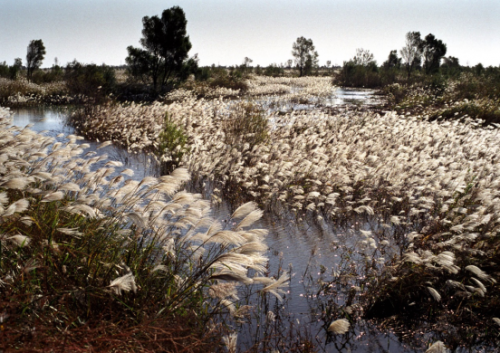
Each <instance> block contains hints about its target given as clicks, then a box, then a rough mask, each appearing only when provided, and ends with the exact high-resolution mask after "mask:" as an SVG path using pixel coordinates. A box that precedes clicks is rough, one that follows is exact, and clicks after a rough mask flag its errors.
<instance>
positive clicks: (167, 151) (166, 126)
mask: <svg viewBox="0 0 500 353" xmlns="http://www.w3.org/2000/svg"><path fill="white" fill-rule="evenodd" d="M187 141H188V137H187V135H186V133H185V132H184V129H182V127H180V126H179V125H177V124H176V123H175V122H174V121H173V120H172V119H171V118H169V116H168V113H166V114H165V119H164V121H163V131H162V132H161V133H160V136H159V137H158V143H159V146H158V153H159V155H160V156H161V174H167V173H170V172H172V171H173V170H174V169H175V168H177V167H178V166H179V164H180V162H181V161H182V157H183V156H184V154H186V153H188V152H189V148H188V147H187V146H186V144H187Z"/></svg>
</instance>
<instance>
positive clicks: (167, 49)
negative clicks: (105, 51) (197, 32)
mask: <svg viewBox="0 0 500 353" xmlns="http://www.w3.org/2000/svg"><path fill="white" fill-rule="evenodd" d="M142 24H143V30H142V38H141V40H140V43H141V45H142V47H143V48H144V49H140V48H133V47H129V48H127V50H128V52H129V56H128V57H127V59H126V60H127V63H132V64H133V65H132V68H131V70H132V72H133V73H135V74H137V75H143V74H147V75H149V76H150V77H151V79H152V81H153V89H154V91H155V92H156V91H157V90H158V88H159V87H160V88H163V87H165V85H167V84H170V83H172V80H173V79H174V78H176V77H178V74H179V72H181V71H182V69H183V67H184V63H185V61H186V59H187V57H188V52H189V50H190V49H191V42H190V40H189V36H188V35H187V33H186V25H187V20H186V16H185V14H184V11H183V10H182V9H181V8H180V7H178V6H174V7H172V8H170V9H168V10H165V11H163V13H162V15H161V17H158V16H152V17H148V16H145V17H144V18H143V19H142Z"/></svg>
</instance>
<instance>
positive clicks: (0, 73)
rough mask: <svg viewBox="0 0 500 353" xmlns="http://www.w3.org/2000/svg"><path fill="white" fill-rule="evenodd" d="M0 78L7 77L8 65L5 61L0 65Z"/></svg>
mask: <svg viewBox="0 0 500 353" xmlns="http://www.w3.org/2000/svg"><path fill="white" fill-rule="evenodd" d="M0 77H9V65H7V63H6V62H5V61H4V62H1V63H0Z"/></svg>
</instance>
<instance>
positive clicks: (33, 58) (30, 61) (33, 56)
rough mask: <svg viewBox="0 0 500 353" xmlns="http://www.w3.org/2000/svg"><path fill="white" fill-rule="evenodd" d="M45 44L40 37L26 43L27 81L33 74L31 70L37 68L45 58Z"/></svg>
mask: <svg viewBox="0 0 500 353" xmlns="http://www.w3.org/2000/svg"><path fill="white" fill-rule="evenodd" d="M45 54H46V52H45V46H44V45H43V42H42V40H41V39H38V40H32V41H31V42H30V44H29V45H28V52H27V53H26V67H27V69H28V73H27V77H28V82H29V80H30V79H31V77H32V76H33V71H34V70H36V69H38V68H39V67H40V66H41V65H42V62H43V59H44V58H45Z"/></svg>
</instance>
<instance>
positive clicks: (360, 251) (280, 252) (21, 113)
mask: <svg viewBox="0 0 500 353" xmlns="http://www.w3.org/2000/svg"><path fill="white" fill-rule="evenodd" d="M352 100H355V101H356V103H357V104H363V102H364V103H366V104H373V103H372V101H374V100H375V98H374V97H373V92H371V93H369V92H367V91H352V90H349V91H347V90H341V91H337V95H336V96H332V98H331V99H330V102H331V104H335V105H340V104H352V102H350V101H352ZM67 116H68V110H67V109H64V108H63V109H61V108H29V109H13V124H14V125H16V126H20V127H24V126H26V125H28V124H32V127H31V129H32V130H34V131H37V132H43V133H44V134H46V135H48V136H52V137H54V138H56V139H57V135H59V134H60V133H64V134H66V135H67V134H72V133H74V130H73V128H72V127H70V126H68V125H67V124H66V117H67ZM78 143H88V144H89V145H90V150H93V151H96V152H97V153H98V154H107V155H108V156H109V158H110V159H112V160H118V161H122V162H123V163H124V164H125V167H126V168H130V169H132V170H134V172H135V175H134V178H137V179H142V178H143V177H144V176H147V175H155V174H156V173H157V169H156V168H155V165H154V163H153V162H152V160H151V158H149V157H148V156H147V155H143V154H134V155H131V154H128V153H127V152H126V151H125V150H123V149H121V148H117V147H114V146H108V147H105V148H103V149H99V150H97V145H98V143H97V142H93V141H87V140H80V141H78ZM103 163H105V162H103ZM96 167H99V166H96ZM212 212H213V213H212V217H214V218H216V219H220V220H221V221H224V220H227V219H228V218H229V214H230V213H231V210H230V206H229V205H228V203H225V202H223V203H222V205H221V206H217V207H215V208H214V209H213V211H212ZM299 216H300V215H299ZM303 216H304V217H303V218H304V219H307V217H305V216H306V215H305V214H304V215H303ZM256 227H258V228H266V229H268V230H269V231H270V232H269V236H268V238H267V245H268V246H269V251H268V256H269V258H270V270H269V271H270V275H276V276H277V275H279V272H280V271H281V272H283V271H290V272H291V282H290V285H289V287H288V288H287V290H286V291H287V294H286V299H285V301H284V302H282V303H280V302H278V301H275V300H274V297H273V300H272V302H270V303H267V306H265V308H266V310H273V311H275V313H277V314H278V315H277V316H278V319H279V322H280V325H283V326H284V327H287V328H288V329H290V327H295V329H296V330H298V331H297V332H301V333H302V334H303V335H304V337H307V338H308V339H309V340H310V341H312V342H313V343H314V345H315V346H316V348H317V350H319V351H325V352H420V351H422V349H423V347H425V346H426V343H427V342H429V341H430V339H431V334H425V333H417V332H412V333H409V336H410V340H407V339H403V338H402V335H401V334H395V333H394V332H392V331H387V330H385V331H384V330H380V329H379V328H378V327H377V326H376V325H374V324H373V323H371V322H369V321H365V320H363V319H358V320H356V325H355V326H354V328H353V329H351V330H350V331H349V333H347V334H345V335H336V336H335V335H327V332H326V327H327V326H328V323H324V322H323V320H322V319H321V317H322V313H324V312H325V311H328V310H329V308H333V307H335V308H342V307H343V306H344V304H345V302H346V300H347V299H346V293H348V292H350V291H351V289H353V288H355V289H356V288H357V284H358V281H359V280H361V279H362V277H363V276H364V275H363V274H362V273H361V272H362V271H358V269H359V268H360V267H362V264H364V263H365V262H366V261H365V260H366V258H367V257H369V256H371V253H369V252H368V251H367V250H366V249H365V248H364V247H363V246H361V244H362V242H363V237H362V236H361V235H360V232H359V230H363V229H365V230H368V229H372V230H373V229H376V228H377V224H371V223H370V222H368V221H359V222H356V221H353V222H352V224H350V225H346V226H344V227H339V226H335V225H332V224H328V223H326V222H324V221H322V220H317V219H314V220H311V219H307V221H304V220H298V218H297V217H296V216H295V215H294V216H291V215H287V214H285V215H282V216H281V217H277V216H266V217H264V218H263V219H262V220H261V221H260V223H259V224H257V225H256ZM387 252H390V249H387ZM372 253H373V251H372ZM358 267H359V268H358ZM346 269H350V272H349V273H350V275H346V276H344V277H342V278H343V279H342V281H340V282H339V283H330V284H329V286H330V287H332V286H333V287H335V288H333V289H334V291H333V292H334V293H336V295H335V296H332V295H331V293H330V294H329V295H324V294H323V292H322V291H321V290H319V288H320V287H319V286H320V284H321V283H327V282H328V279H329V278H332V274H333V275H336V276H337V278H339V277H338V273H341V272H343V271H344V272H345V270H346ZM353 274H354V275H353ZM322 281H323V282H322ZM318 283H320V284H318ZM356 290H359V289H356ZM259 305H261V304H259ZM261 309H262V306H261ZM262 310H263V309H262ZM337 312H340V311H337ZM266 313H267V311H266V312H263V313H262V314H261V315H263V316H264V317H265V315H266ZM254 314H255V313H254ZM340 317H343V316H338V317H337V318H340ZM260 325H262V320H261V321H259V320H257V321H254V322H253V326H252V325H246V326H242V328H241V330H240V338H239V342H240V344H241V345H242V348H244V349H245V348H248V347H249V346H250V345H252V344H253V343H255V342H256V341H257V342H258V340H259V337H261V336H259V335H262V333H259V332H260V331H259V330H261V329H262V328H260V327H259V326H260ZM407 334H408V333H407ZM407 338H408V337H407ZM408 342H412V343H411V344H409V343H408Z"/></svg>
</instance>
